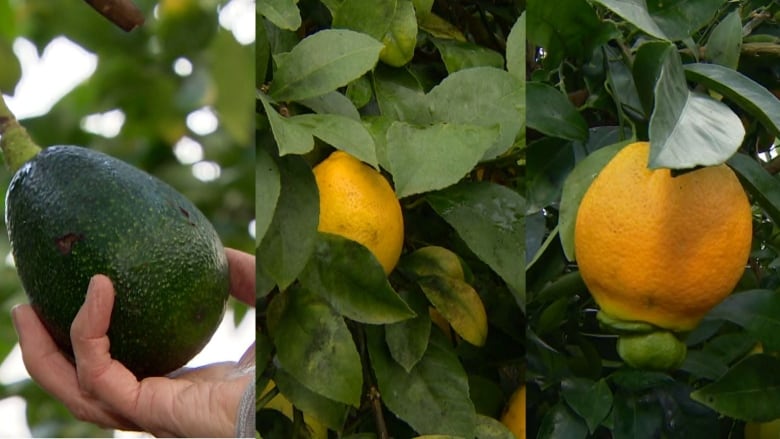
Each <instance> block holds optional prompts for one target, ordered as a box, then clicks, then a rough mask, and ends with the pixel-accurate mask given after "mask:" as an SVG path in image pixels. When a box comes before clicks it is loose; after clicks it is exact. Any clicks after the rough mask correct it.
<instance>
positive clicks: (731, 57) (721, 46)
mask: <svg viewBox="0 0 780 439" xmlns="http://www.w3.org/2000/svg"><path fill="white" fill-rule="evenodd" d="M741 47H742V21H741V20H740V18H739V10H738V9H737V10H734V11H732V12H731V13H730V14H728V15H727V16H726V17H725V18H724V19H723V20H721V21H720V23H718V25H717V26H715V29H713V30H712V33H711V34H710V38H709V40H707V58H708V59H709V60H711V61H712V62H714V63H715V64H719V65H722V66H724V67H728V68H730V69H734V70H736V68H737V65H738V64H739V51H740V48H741ZM735 73H736V72H735Z"/></svg>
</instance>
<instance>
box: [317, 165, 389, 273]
mask: <svg viewBox="0 0 780 439" xmlns="http://www.w3.org/2000/svg"><path fill="white" fill-rule="evenodd" d="M314 178H315V180H316V182H317V188H318V189H319V192H320V219H319V227H318V230H320V231H321V232H327V233H333V234H336V235H341V236H343V237H345V238H348V239H351V240H353V241H357V242H359V243H360V244H363V245H364V246H365V247H367V248H368V249H369V250H371V252H372V253H373V254H374V256H376V259H377V260H378V261H379V263H380V264H382V268H383V269H384V270H385V273H386V274H387V273H390V272H391V271H393V268H395V265H396V264H397V263H398V258H399V257H400V256H401V249H402V247H403V241H404V219H403V215H402V212H401V204H400V203H399V202H398V198H397V197H396V196H395V192H394V191H393V188H392V187H390V183H388V182H387V180H386V179H385V178H384V177H383V176H382V174H381V173H379V171H377V170H376V169H374V168H372V167H371V166H368V165H366V164H364V163H363V162H361V161H360V160H358V159H356V158H355V157H353V156H351V155H349V154H347V153H345V152H342V151H336V152H334V153H333V154H331V155H330V156H328V158H326V159H325V160H323V161H322V162H321V163H319V164H318V165H317V166H315V167H314Z"/></svg>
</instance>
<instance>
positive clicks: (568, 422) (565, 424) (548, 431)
mask: <svg viewBox="0 0 780 439" xmlns="http://www.w3.org/2000/svg"><path fill="white" fill-rule="evenodd" d="M587 436H588V426H587V425H585V421H583V420H582V418H580V417H579V416H577V414H576V413H574V412H572V410H571V409H570V408H569V407H568V406H567V405H566V404H564V403H563V402H558V403H557V404H555V405H554V406H552V408H550V409H549V410H548V411H547V414H546V415H545V416H544V418H543V419H542V424H541V425H540V426H539V434H538V435H537V436H536V437H537V438H540V439H541V438H550V439H554V438H564V437H565V438H567V439H579V438H583V439H584V438H586V437H587Z"/></svg>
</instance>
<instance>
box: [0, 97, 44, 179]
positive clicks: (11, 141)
mask: <svg viewBox="0 0 780 439" xmlns="http://www.w3.org/2000/svg"><path fill="white" fill-rule="evenodd" d="M0 150H2V152H3V158H4V159H5V165H6V167H7V168H8V169H9V170H10V171H11V172H16V171H17V170H18V169H19V168H21V167H22V165H23V164H25V163H26V162H27V161H28V160H30V159H31V158H33V157H35V155H36V154H38V152H39V151H40V150H41V147H40V146H38V145H37V144H36V143H35V142H33V140H32V138H31V137H30V135H29V134H27V130H25V129H24V127H23V126H21V125H20V124H19V121H17V120H16V117H15V116H14V114H13V113H11V110H9V109H8V105H6V103H5V100H4V99H3V95H2V93H0Z"/></svg>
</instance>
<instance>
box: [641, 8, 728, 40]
mask: <svg viewBox="0 0 780 439" xmlns="http://www.w3.org/2000/svg"><path fill="white" fill-rule="evenodd" d="M725 2H726V0H677V1H674V2H665V1H649V2H648V3H647V10H648V11H649V12H650V15H651V16H652V17H653V21H655V22H656V24H658V27H659V28H661V30H662V31H663V33H664V35H666V36H667V37H669V39H670V40H672V41H679V40H684V39H686V38H688V37H690V36H691V35H693V33H694V32H696V31H697V30H699V29H700V28H701V27H702V26H704V25H706V24H707V23H708V22H709V21H710V20H711V19H712V18H713V16H714V15H715V14H716V13H717V12H718V9H720V8H721V6H723V4H724V3H725Z"/></svg>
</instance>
